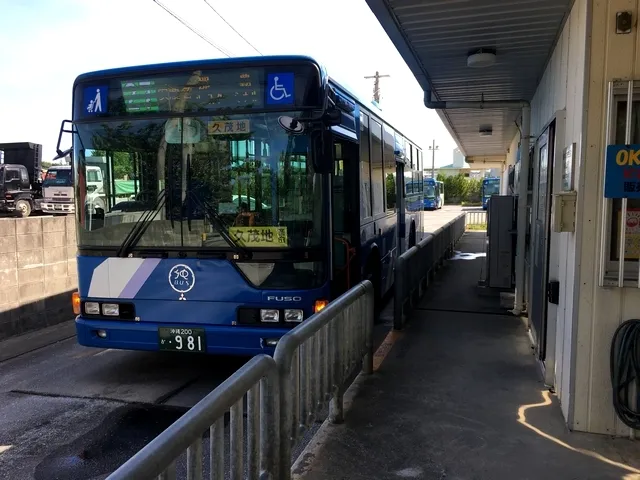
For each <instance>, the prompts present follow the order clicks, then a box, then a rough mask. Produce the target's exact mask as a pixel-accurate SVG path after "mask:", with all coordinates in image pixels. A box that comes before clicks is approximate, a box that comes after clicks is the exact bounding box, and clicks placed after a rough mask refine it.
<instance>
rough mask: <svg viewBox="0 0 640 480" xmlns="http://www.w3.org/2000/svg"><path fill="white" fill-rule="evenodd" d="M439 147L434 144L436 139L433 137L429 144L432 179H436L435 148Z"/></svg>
mask: <svg viewBox="0 0 640 480" xmlns="http://www.w3.org/2000/svg"><path fill="white" fill-rule="evenodd" d="M439 148H440V147H439V146H438V145H436V140H435V138H434V139H433V141H432V142H431V145H429V150H431V178H433V179H434V180H435V179H436V150H438V149H439Z"/></svg>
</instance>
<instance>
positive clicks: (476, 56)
mask: <svg viewBox="0 0 640 480" xmlns="http://www.w3.org/2000/svg"><path fill="white" fill-rule="evenodd" d="M495 63H496V50H495V49H493V48H479V49H476V50H472V51H470V52H469V53H468V55H467V67H469V68H484V67H490V66H491V65H493V64H495Z"/></svg>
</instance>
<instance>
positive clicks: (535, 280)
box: [529, 124, 554, 361]
mask: <svg viewBox="0 0 640 480" xmlns="http://www.w3.org/2000/svg"><path fill="white" fill-rule="evenodd" d="M553 141H554V124H551V125H550V126H549V127H547V129H546V130H545V132H544V133H543V134H542V135H541V136H540V138H539V139H538V142H537V148H536V158H535V160H536V162H537V167H538V168H537V176H536V178H535V179H534V181H535V182H536V189H535V195H536V196H535V202H534V205H533V207H534V211H533V215H532V217H533V262H532V263H533V265H532V267H533V271H532V275H531V277H532V282H531V307H530V309H529V315H530V321H531V327H532V330H533V332H532V333H533V337H534V340H535V344H536V354H537V356H538V359H539V360H540V361H544V360H545V357H546V340H547V338H546V337H547V284H548V283H549V278H548V277H549V273H548V270H549V237H550V231H549V230H550V229H549V223H550V219H551V190H552V172H553V143H554V142H553Z"/></svg>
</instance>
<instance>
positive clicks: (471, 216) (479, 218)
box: [464, 211, 487, 226]
mask: <svg viewBox="0 0 640 480" xmlns="http://www.w3.org/2000/svg"><path fill="white" fill-rule="evenodd" d="M464 224H465V226H468V225H486V224H487V212H485V211H482V212H465V219H464Z"/></svg>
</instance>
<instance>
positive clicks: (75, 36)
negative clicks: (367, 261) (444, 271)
mask: <svg viewBox="0 0 640 480" xmlns="http://www.w3.org/2000/svg"><path fill="white" fill-rule="evenodd" d="M159 1H160V2H161V3H162V4H163V5H165V6H166V7H168V8H169V9H170V10H172V11H173V12H174V13H176V14H177V15H179V16H180V17H181V18H182V19H183V20H185V21H186V22H188V23H189V24H190V25H191V26H192V27H194V28H195V29H196V30H198V31H199V32H201V33H202V34H203V35H204V36H205V37H206V38H207V39H208V40H209V41H211V42H212V43H214V44H215V45H217V46H219V47H221V48H222V49H223V50H224V51H226V52H227V53H228V54H230V55H231V56H234V57H235V56H253V55H256V51H255V50H254V49H253V48H252V47H251V46H250V45H249V44H248V43H246V42H245V41H244V40H243V39H242V38H241V37H240V36H238V34H236V33H235V32H234V31H233V30H232V29H231V28H230V27H229V26H228V25H227V24H225V22H224V21H223V20H222V19H221V18H220V17H219V16H217V15H216V13H215V12H214V11H213V10H212V9H211V8H210V7H209V6H208V4H207V1H208V2H209V5H211V6H212V7H213V8H214V9H215V10H216V11H217V12H219V13H220V14H221V15H222V16H223V17H224V18H225V19H226V21H227V22H229V23H230V24H231V25H232V26H233V27H234V28H235V29H236V30H237V31H238V32H240V34H242V36H243V37H244V38H245V39H247V40H248V41H249V42H250V43H251V44H252V45H253V46H254V47H256V48H257V49H258V50H259V51H260V53H262V54H263V55H277V54H303V55H309V56H311V57H314V58H315V59H316V60H318V61H320V62H321V63H323V64H324V65H325V66H326V68H327V71H328V73H329V75H331V76H332V77H334V78H335V79H336V80H338V81H339V82H340V83H342V84H343V85H344V86H345V87H348V88H349V89H351V90H352V91H353V92H354V93H356V94H358V95H359V96H360V97H361V98H363V99H370V98H371V97H372V92H373V80H367V79H365V78H364V77H365V76H367V75H373V74H374V73H375V72H376V70H377V71H379V72H380V74H389V75H391V77H390V78H382V79H381V80H380V82H381V92H382V99H381V106H382V109H383V112H384V113H385V114H386V115H385V117H386V118H387V120H389V122H390V123H391V124H392V125H393V126H394V127H396V128H397V129H398V130H400V131H401V132H402V133H403V134H404V135H406V136H407V137H409V138H410V139H411V140H413V141H414V142H416V143H418V144H419V145H420V146H421V147H422V149H423V151H424V152H425V153H424V158H425V167H429V166H430V163H431V154H430V151H429V150H428V147H429V146H430V145H431V144H432V141H433V140H435V142H436V145H438V147H439V149H438V150H437V151H436V155H435V165H436V167H438V166H443V165H446V164H450V163H451V162H452V156H453V149H454V148H456V144H455V142H454V141H453V139H452V138H451V136H450V135H449V133H448V132H447V130H446V128H445V127H444V125H443V124H442V122H441V120H440V119H439V117H438V116H437V114H436V113H435V112H434V111H432V110H428V109H427V108H425V107H424V104H423V92H422V89H421V87H420V86H419V85H418V83H417V81H416V80H415V78H414V76H413V74H412V73H411V71H410V70H409V68H408V67H407V66H406V64H405V63H404V60H403V59H402V57H401V56H400V54H399V53H398V52H397V50H396V48H395V47H394V45H393V44H392V43H391V41H390V40H389V38H388V37H387V35H386V33H385V31H384V30H383V28H382V27H381V26H380V24H379V22H378V20H377V19H376V17H375V16H374V15H373V13H372V12H371V10H370V9H369V7H368V6H367V4H366V2H365V0H323V1H322V2H318V1H317V0H244V1H239V0H234V1H232V0H227V1H223V0H159ZM0 16H1V17H2V18H3V22H2V29H0V45H1V46H2V48H0V105H2V107H0V143H5V142H25V141H28V142H34V143H40V144H42V146H43V160H50V159H52V158H53V156H54V155H55V147H56V142H57V139H58V132H59V129H60V123H61V121H62V120H64V119H70V118H71V90H72V85H73V81H74V79H75V78H76V77H77V76H78V75H79V74H81V73H85V72H90V71H93V70H102V69H106V68H113V67H124V66H132V65H141V64H150V63H161V62H171V61H182V60H197V59H206V58H221V57H226V55H225V54H223V53H221V52H220V51H218V50H216V48H214V47H213V46H212V45H210V44H209V43H208V42H207V41H205V40H203V39H201V38H200V37H199V36H198V35H196V34H195V33H193V32H192V31H191V30H189V29H188V28H187V27H185V26H183V25H182V24H181V23H180V22H179V21H178V20H177V19H175V18H174V17H172V16H171V15H170V14H169V13H167V12H166V11H165V10H164V9H163V8H161V7H160V6H159V5H158V4H157V3H155V2H154V0H108V1H105V0H0ZM70 142H71V139H70V136H68V137H67V141H66V142H65V143H63V145H62V149H63V150H64V149H65V148H68V147H69V146H70Z"/></svg>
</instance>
